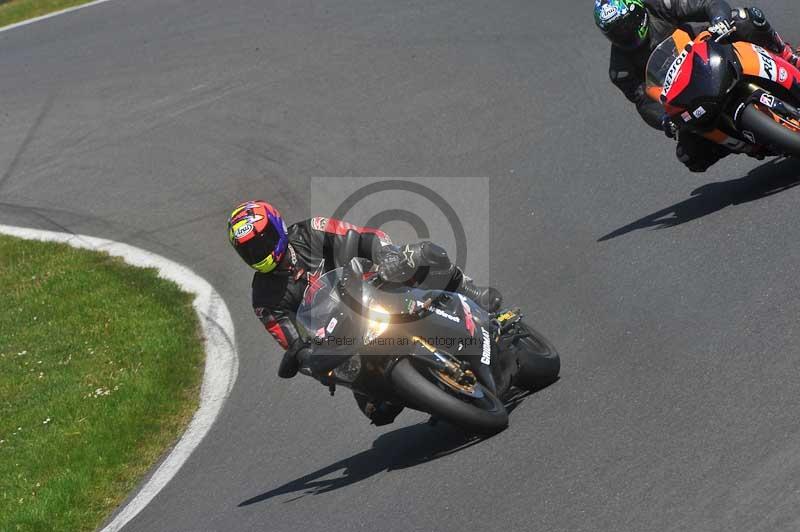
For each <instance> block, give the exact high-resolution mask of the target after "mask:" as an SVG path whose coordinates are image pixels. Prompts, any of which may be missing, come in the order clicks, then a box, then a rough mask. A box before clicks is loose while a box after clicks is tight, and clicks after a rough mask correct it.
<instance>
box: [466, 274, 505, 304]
mask: <svg viewBox="0 0 800 532" xmlns="http://www.w3.org/2000/svg"><path fill="white" fill-rule="evenodd" d="M456 292H457V293H459V294H463V295H465V296H467V297H468V298H470V299H471V300H473V301H474V302H475V303H477V304H478V305H479V306H480V307H481V308H482V309H483V310H485V311H487V312H497V311H498V310H500V306H501V305H502V304H503V296H502V295H501V294H500V292H499V291H497V290H496V289H494V288H492V287H491V286H485V287H481V286H475V283H474V282H472V279H470V278H468V277H464V278H463V280H462V281H461V286H459V287H458V289H457V290H456Z"/></svg>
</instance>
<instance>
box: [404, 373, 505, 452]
mask: <svg viewBox="0 0 800 532" xmlns="http://www.w3.org/2000/svg"><path fill="white" fill-rule="evenodd" d="M390 379H391V381H392V383H393V384H394V388H395V390H396V391H397V393H398V395H400V396H401V397H402V398H403V399H404V400H405V401H406V403H407V404H408V406H409V407H411V408H413V409H415V410H420V411H422V412H427V413H429V414H431V415H433V416H434V417H437V418H440V419H443V420H445V421H448V422H450V423H452V424H453V425H455V426H457V427H460V428H462V429H464V430H465V431H467V432H469V433H472V434H481V435H487V436H488V435H492V434H497V433H498V432H500V431H502V430H503V429H505V428H506V427H507V426H508V412H507V411H506V407H505V406H504V405H503V402H502V401H500V399H498V398H497V397H495V396H494V395H493V394H492V393H491V392H490V391H489V390H487V389H486V388H484V387H483V386H482V385H481V384H480V383H478V384H476V386H480V387H481V390H482V391H483V394H484V398H483V399H482V400H481V403H482V404H480V406H479V405H478V404H476V403H470V402H467V401H465V400H461V399H459V398H458V397H456V396H455V395H451V394H450V393H448V392H445V391H444V390H442V389H441V388H439V387H438V386H437V385H436V384H434V383H433V382H431V381H429V380H428V379H426V378H425V377H424V376H423V375H422V374H421V373H420V372H418V371H417V370H416V368H414V366H413V365H412V364H411V361H410V360H409V359H407V358H404V359H402V360H401V361H400V362H398V363H397V364H396V365H395V367H394V368H393V369H392V373H391V376H390ZM454 393H457V392H454Z"/></svg>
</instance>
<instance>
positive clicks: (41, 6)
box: [0, 0, 91, 27]
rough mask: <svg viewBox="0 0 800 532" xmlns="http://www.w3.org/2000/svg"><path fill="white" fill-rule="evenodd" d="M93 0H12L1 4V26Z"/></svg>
mask: <svg viewBox="0 0 800 532" xmlns="http://www.w3.org/2000/svg"><path fill="white" fill-rule="evenodd" d="M90 1H91V0H11V1H10V2H7V3H4V4H0V27H2V26H8V25H9V24H14V23H15V22H21V21H23V20H27V19H29V18H34V17H39V16H42V15H46V14H48V13H52V12H54V11H61V10H62V9H67V8H68V7H74V6H79V5H81V4H88V3H89V2H90Z"/></svg>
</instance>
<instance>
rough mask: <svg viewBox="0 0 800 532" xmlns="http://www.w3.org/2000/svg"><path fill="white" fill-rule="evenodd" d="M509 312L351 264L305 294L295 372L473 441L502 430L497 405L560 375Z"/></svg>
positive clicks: (539, 340)
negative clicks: (301, 356) (301, 350)
mask: <svg viewBox="0 0 800 532" xmlns="http://www.w3.org/2000/svg"><path fill="white" fill-rule="evenodd" d="M521 318H522V316H521V314H520V313H519V311H518V310H507V311H504V312H500V313H498V314H493V315H490V314H488V313H486V312H485V311H484V310H483V309H481V308H480V307H479V306H478V305H476V304H475V303H474V302H473V301H471V300H469V299H467V298H465V297H464V296H462V295H460V294H455V293H451V292H445V291H440V290H434V291H431V290H424V289H419V288H412V287H408V286H405V285H388V284H385V283H382V282H381V281H380V280H379V278H378V276H377V275H376V274H375V273H374V268H372V263H370V262H369V261H366V260H364V259H354V260H353V261H351V262H350V263H349V264H347V265H345V266H343V267H340V268H337V269H335V270H332V271H330V272H328V273H326V274H325V275H323V276H322V277H320V278H319V279H318V280H315V281H314V282H312V283H310V284H309V286H308V288H307V289H306V292H305V295H304V298H303V303H302V304H301V306H300V308H299V309H298V312H297V320H296V321H297V324H298V325H299V328H300V330H301V333H302V334H303V335H304V336H305V338H306V340H307V341H309V342H310V343H311V345H312V346H313V354H312V355H311V356H310V357H309V358H308V359H307V361H306V363H304V364H303V367H302V368H301V372H302V373H304V374H305V375H309V376H312V377H314V378H316V379H317V380H319V381H320V382H322V383H323V384H325V385H327V386H328V387H329V388H330V390H331V393H333V392H334V390H335V388H336V387H337V386H345V387H348V388H351V389H352V390H354V391H356V392H359V393H362V394H364V395H366V396H369V397H371V398H374V399H375V400H378V401H388V402H390V403H393V404H395V405H403V406H407V407H410V408H412V409H415V410H419V411H422V412H427V413H429V414H431V415H432V416H433V418H434V419H441V420H444V421H447V422H450V423H451V424H453V425H455V426H458V427H461V428H462V429H463V430H465V431H467V432H469V433H474V434H484V435H486V434H494V433H497V432H499V431H501V430H503V429H504V428H506V427H507V426H508V412H507V411H506V408H505V406H504V404H503V401H502V400H501V398H502V397H504V396H505V395H506V394H507V393H508V392H509V390H510V389H511V387H512V386H515V387H517V388H522V389H529V390H530V389H537V388H540V387H542V386H546V385H547V384H550V383H552V382H554V381H555V380H556V379H557V377H558V373H559V371H560V368H561V362H560V358H559V355H558V353H557V352H556V350H555V348H554V347H553V346H552V344H550V342H548V341H547V340H546V339H545V338H544V337H543V336H541V335H540V334H538V333H537V332H536V331H534V330H533V329H531V328H530V327H529V326H527V325H526V324H525V323H524V322H523V321H522V319H521Z"/></svg>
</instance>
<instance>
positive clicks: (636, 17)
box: [594, 0, 800, 172]
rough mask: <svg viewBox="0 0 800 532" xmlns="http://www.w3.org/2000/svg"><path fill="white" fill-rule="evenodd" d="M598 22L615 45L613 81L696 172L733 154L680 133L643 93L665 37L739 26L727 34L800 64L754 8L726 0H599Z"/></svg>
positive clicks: (721, 32)
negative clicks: (733, 5) (672, 140)
mask: <svg viewBox="0 0 800 532" xmlns="http://www.w3.org/2000/svg"><path fill="white" fill-rule="evenodd" d="M594 20H595V24H597V27H598V28H600V31H602V32H603V34H604V35H605V36H606V37H608V39H609V40H610V41H611V43H612V45H611V60H610V66H609V75H610V76H611V82H612V83H614V85H616V86H617V87H618V88H619V89H620V90H621V91H622V92H623V93H624V94H625V97H626V98H628V100H630V101H631V102H632V103H634V104H635V105H636V109H637V110H638V111H639V114H640V115H641V116H642V119H643V120H644V121H645V122H647V123H648V124H649V125H650V126H652V127H653V128H655V129H663V131H664V132H665V133H666V134H667V136H668V137H671V138H675V137H676V136H677V137H678V146H677V149H676V154H677V156H678V159H679V160H680V161H681V162H682V163H683V164H685V165H686V166H687V167H688V168H689V170H690V171H692V172H704V171H706V170H707V169H708V168H709V167H711V165H713V164H714V163H716V162H717V161H719V160H720V159H721V158H723V157H725V156H726V155H728V154H729V153H730V152H729V151H728V150H726V149H725V148H724V147H722V146H720V145H718V144H715V143H713V142H711V141H710V140H707V139H704V138H703V137H701V136H699V135H696V134H694V133H688V132H681V134H680V135H677V127H676V125H675V124H674V123H672V121H671V120H669V119H668V118H667V117H666V116H665V114H664V108H663V107H662V106H661V103H659V102H656V101H654V100H651V99H650V98H649V97H648V96H647V94H646V93H645V86H646V83H645V69H646V68H647V61H648V59H649V58H650V53H651V52H652V51H653V50H654V49H655V48H656V47H657V46H658V45H659V44H660V43H661V42H662V41H663V40H664V39H666V38H667V37H669V36H670V35H672V33H673V32H674V31H675V30H676V29H677V28H678V27H680V28H682V29H685V30H687V31H688V32H689V34H690V35H697V34H698V33H699V32H701V31H703V30H705V29H708V31H710V32H711V33H713V34H717V35H720V36H722V35H725V34H729V33H730V31H731V30H732V29H733V28H734V27H735V29H736V31H735V33H733V34H730V35H729V37H728V38H730V39H734V40H742V41H747V42H751V43H753V44H757V45H759V46H762V47H764V48H768V49H770V50H772V51H773V52H775V53H777V54H780V55H781V56H782V57H783V58H784V59H786V60H787V61H789V62H791V63H793V64H795V65H796V66H798V68H800V57H798V56H797V54H796V52H795V51H794V50H793V49H792V47H791V46H790V45H789V44H787V43H785V42H784V40H783V39H781V37H780V35H778V33H777V32H776V31H775V30H773V29H772V26H771V25H770V23H769V22H768V21H767V18H766V17H765V16H764V13H763V12H762V11H761V10H760V9H758V8H756V7H747V8H737V9H731V7H730V5H728V3H727V2H725V1H724V0H595V3H594ZM709 24H710V26H709Z"/></svg>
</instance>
